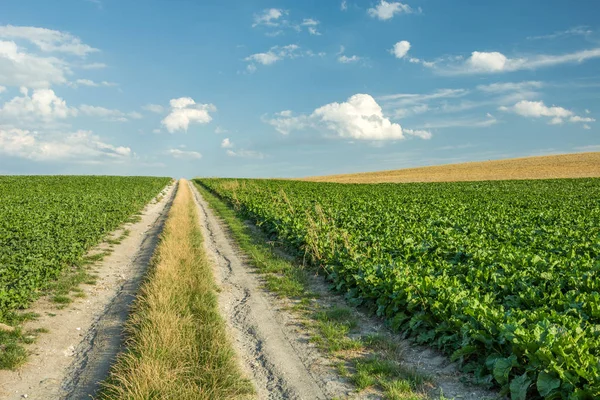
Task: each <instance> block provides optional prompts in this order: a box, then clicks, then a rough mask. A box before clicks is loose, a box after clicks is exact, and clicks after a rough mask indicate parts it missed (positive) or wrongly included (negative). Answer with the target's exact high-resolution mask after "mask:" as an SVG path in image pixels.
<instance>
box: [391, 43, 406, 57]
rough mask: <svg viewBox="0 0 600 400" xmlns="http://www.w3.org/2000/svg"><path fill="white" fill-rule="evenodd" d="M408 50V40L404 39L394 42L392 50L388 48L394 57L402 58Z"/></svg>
mask: <svg viewBox="0 0 600 400" xmlns="http://www.w3.org/2000/svg"><path fill="white" fill-rule="evenodd" d="M408 50H410V42H407V41H406V40H402V41H400V42H398V43H396V44H395V45H394V47H393V48H392V50H390V52H391V53H392V54H393V55H394V56H395V57H396V58H402V57H404V56H405V55H406V54H407V53H408Z"/></svg>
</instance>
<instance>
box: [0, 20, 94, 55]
mask: <svg viewBox="0 0 600 400" xmlns="http://www.w3.org/2000/svg"><path fill="white" fill-rule="evenodd" d="M0 39H13V40H15V39H21V40H27V41H29V42H31V43H33V44H34V45H36V46H37V47H38V48H39V49H40V50H41V51H43V52H48V53H50V52H57V53H68V54H72V55H76V56H81V57H83V56H85V55H87V54H89V53H94V52H97V51H99V50H98V49H95V48H93V47H91V46H89V45H87V44H85V43H83V42H82V41H81V39H79V38H78V37H76V36H73V35H71V34H70V33H67V32H61V31H56V30H52V29H46V28H38V27H33V26H12V25H5V26H0Z"/></svg>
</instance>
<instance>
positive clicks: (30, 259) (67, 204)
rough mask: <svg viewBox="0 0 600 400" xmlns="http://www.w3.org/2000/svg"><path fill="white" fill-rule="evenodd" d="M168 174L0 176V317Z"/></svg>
mask: <svg viewBox="0 0 600 400" xmlns="http://www.w3.org/2000/svg"><path fill="white" fill-rule="evenodd" d="M169 181H170V178H146V177H83V176H19V177H16V176H0V321H1V320H2V318H3V315H5V314H6V312H7V311H10V310H14V309H16V308H20V307H24V306H26V305H27V304H28V303H29V302H30V301H31V300H32V299H33V298H35V296H36V294H37V293H38V292H39V289H41V288H43V287H44V286H45V285H46V284H47V283H48V282H50V281H51V280H52V279H54V278H56V277H57V275H58V274H59V273H60V271H61V270H63V269H64V268H65V267H67V266H69V265H72V264H73V263H76V262H78V261H79V260H80V259H81V257H82V256H83V255H84V253H85V252H86V251H87V250H88V249H90V248H91V247H92V246H94V245H96V244H98V243H99V242H100V241H101V239H102V238H103V237H104V236H105V235H106V234H107V233H109V232H110V231H112V230H114V229H116V228H117V227H118V226H119V225H120V224H121V223H123V222H124V221H126V220H127V219H128V218H129V217H130V216H131V215H132V214H134V213H136V212H138V211H140V210H141V209H142V208H143V207H144V205H145V204H146V203H147V202H149V201H150V200H151V199H152V198H153V197H154V196H156V195H157V194H158V193H159V191H160V190H161V189H162V188H164V187H165V185H167V184H168V183H169Z"/></svg>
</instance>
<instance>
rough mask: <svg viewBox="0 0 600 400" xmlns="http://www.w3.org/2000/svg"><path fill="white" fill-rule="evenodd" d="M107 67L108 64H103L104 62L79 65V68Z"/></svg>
mask: <svg viewBox="0 0 600 400" xmlns="http://www.w3.org/2000/svg"><path fill="white" fill-rule="evenodd" d="M106 67H108V65H106V64H104V63H98V62H96V63H89V64H83V65H81V66H80V67H79V68H81V69H104V68H106Z"/></svg>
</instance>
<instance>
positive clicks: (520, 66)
mask: <svg viewBox="0 0 600 400" xmlns="http://www.w3.org/2000/svg"><path fill="white" fill-rule="evenodd" d="M599 57H600V48H594V49H589V50H582V51H577V52H574V53H567V54H561V55H547V54H546V55H544V54H542V55H533V56H524V57H517V58H510V57H507V56H506V55H504V54H502V53H500V52H497V51H493V52H484V51H474V52H472V53H471V56H470V57H469V58H467V59H466V60H462V61H460V57H455V58H454V60H458V61H459V62H458V63H456V62H452V60H451V62H450V63H447V62H446V63H444V62H443V60H442V61H437V62H433V63H430V64H429V65H427V66H431V67H432V68H436V69H437V70H438V71H439V72H440V73H442V74H447V75H459V74H494V73H503V72H513V71H519V70H535V69H538V68H544V67H551V66H555V65H560V64H572V63H582V62H584V61H587V60H590V59H593V58H599ZM440 63H442V65H440ZM424 65H425V64H424Z"/></svg>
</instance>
